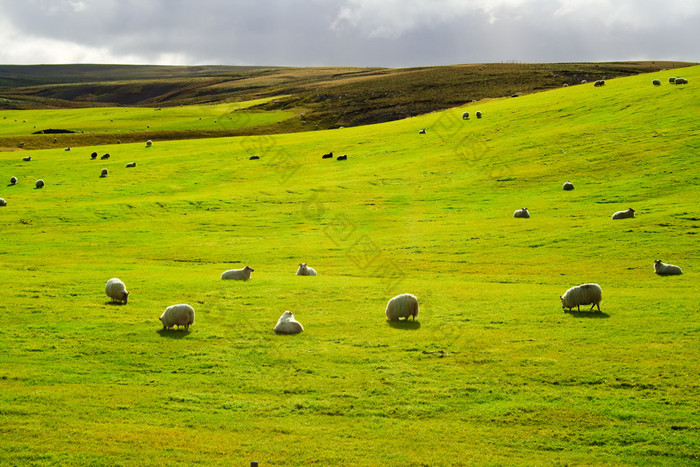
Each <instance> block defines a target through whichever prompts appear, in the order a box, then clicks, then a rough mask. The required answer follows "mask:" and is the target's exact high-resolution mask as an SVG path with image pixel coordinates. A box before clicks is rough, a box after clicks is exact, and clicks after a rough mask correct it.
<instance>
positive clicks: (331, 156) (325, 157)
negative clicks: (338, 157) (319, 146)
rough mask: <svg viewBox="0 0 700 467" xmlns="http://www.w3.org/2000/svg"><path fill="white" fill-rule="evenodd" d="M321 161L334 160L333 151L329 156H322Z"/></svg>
mask: <svg viewBox="0 0 700 467" xmlns="http://www.w3.org/2000/svg"><path fill="white" fill-rule="evenodd" d="M321 159H333V151H331V152H329V153H328V154H324V155H323V156H321Z"/></svg>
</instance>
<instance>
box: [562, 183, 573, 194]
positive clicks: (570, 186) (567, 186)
mask: <svg viewBox="0 0 700 467" xmlns="http://www.w3.org/2000/svg"><path fill="white" fill-rule="evenodd" d="M561 189H562V190H565V191H571V190H573V189H574V184H573V183H571V182H570V181H568V180H567V181H566V182H564V184H563V185H562V187H561Z"/></svg>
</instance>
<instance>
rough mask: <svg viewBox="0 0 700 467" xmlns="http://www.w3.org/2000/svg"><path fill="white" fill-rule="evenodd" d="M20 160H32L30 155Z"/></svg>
mask: <svg viewBox="0 0 700 467" xmlns="http://www.w3.org/2000/svg"><path fill="white" fill-rule="evenodd" d="M22 160H23V161H24V162H29V161H30V160H32V156H27V157H23V158H22Z"/></svg>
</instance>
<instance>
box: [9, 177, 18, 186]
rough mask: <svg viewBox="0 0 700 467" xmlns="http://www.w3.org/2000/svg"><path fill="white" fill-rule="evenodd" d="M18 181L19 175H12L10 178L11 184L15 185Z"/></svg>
mask: <svg viewBox="0 0 700 467" xmlns="http://www.w3.org/2000/svg"><path fill="white" fill-rule="evenodd" d="M16 183H17V177H11V178H10V185H14V184H16Z"/></svg>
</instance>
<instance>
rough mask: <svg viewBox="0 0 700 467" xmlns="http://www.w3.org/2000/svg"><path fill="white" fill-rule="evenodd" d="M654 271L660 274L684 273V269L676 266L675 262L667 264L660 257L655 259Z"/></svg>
mask: <svg viewBox="0 0 700 467" xmlns="http://www.w3.org/2000/svg"><path fill="white" fill-rule="evenodd" d="M654 272H655V273H656V274H658V275H660V276H673V275H677V274H683V270H682V269H681V267H680V266H676V265H675V264H666V263H664V262H663V261H661V260H660V259H657V260H656V261H654Z"/></svg>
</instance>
